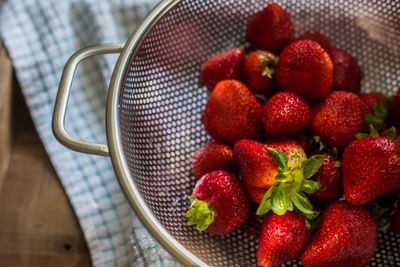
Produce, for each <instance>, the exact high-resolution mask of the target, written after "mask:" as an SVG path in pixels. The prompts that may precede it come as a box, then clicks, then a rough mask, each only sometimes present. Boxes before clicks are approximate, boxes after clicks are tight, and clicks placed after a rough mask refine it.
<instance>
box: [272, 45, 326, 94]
mask: <svg viewBox="0 0 400 267" xmlns="http://www.w3.org/2000/svg"><path fill="white" fill-rule="evenodd" d="M332 78H333V64H332V61H331V59H330V57H329V55H328V53H327V52H326V51H325V50H324V49H323V48H322V47H321V46H320V45H319V44H318V43H316V42H314V41H310V40H299V41H295V42H293V43H291V44H290V45H289V46H287V47H286V48H285V50H283V52H282V54H281V55H280V57H279V61H278V65H277V69H276V79H277V82H278V85H279V87H280V89H281V90H282V91H289V92H293V93H296V94H298V95H300V96H302V97H304V98H305V99H307V100H310V101H317V100H321V99H323V98H325V97H326V96H327V95H328V94H329V91H330V90H331V87H332Z"/></svg>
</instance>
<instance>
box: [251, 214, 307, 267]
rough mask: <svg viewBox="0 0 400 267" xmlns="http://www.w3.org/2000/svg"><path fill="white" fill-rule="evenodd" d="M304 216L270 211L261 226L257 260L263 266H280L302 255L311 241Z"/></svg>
mask: <svg viewBox="0 0 400 267" xmlns="http://www.w3.org/2000/svg"><path fill="white" fill-rule="evenodd" d="M308 228H309V227H308V224H307V222H306V220H305V218H304V217H302V216H301V215H299V214H297V213H296V212H287V213H285V215H282V216H280V215H276V214H274V213H270V214H268V215H267V216H266V217H265V220H264V222H263V225H262V227H261V236H260V245H259V247H258V251H257V260H258V263H259V264H260V265H261V266H264V267H269V266H278V265H281V264H284V263H286V262H287V261H290V260H295V259H297V258H298V257H300V256H301V254H302V253H303V252H304V250H305V248H306V246H307V245H308V243H309V241H310V236H311V235H310V230H309V229H308Z"/></svg>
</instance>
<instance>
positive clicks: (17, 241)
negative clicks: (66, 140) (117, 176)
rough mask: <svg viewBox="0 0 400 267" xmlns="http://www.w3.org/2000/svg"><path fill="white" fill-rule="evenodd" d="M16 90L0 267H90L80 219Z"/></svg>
mask: <svg viewBox="0 0 400 267" xmlns="http://www.w3.org/2000/svg"><path fill="white" fill-rule="evenodd" d="M13 90H14V94H15V96H14V103H13V106H14V107H13V118H12V121H13V129H12V137H13V141H12V146H11V147H12V152H11V161H10V165H9V169H8V171H7V172H6V174H5V178H4V181H3V184H2V186H1V187H0V267H3V266H4V267H25V266H26V267H74V266H76V267H78V266H79V267H88V266H91V262H90V255H89V251H88V248H87V246H86V243H85V241H84V238H83V235H82V232H81V230H80V227H79V224H78V221H77V219H76V217H75V215H74V213H73V211H72V207H71V206H70V204H69V202H68V199H67V197H66V195H65V192H64V191H63V188H62V186H61V184H60V182H59V180H58V177H57V175H56V173H55V171H54V170H53V168H52V166H51V164H50V161H49V159H48V156H47V154H46V153H45V151H44V148H43V146H42V144H41V142H40V139H39V137H38V135H37V133H36V131H35V128H34V126H33V123H32V121H31V119H30V117H29V114H28V110H27V108H26V106H25V104H24V102H23V99H22V96H21V94H20V93H17V92H18V90H17V89H15V88H14V89H13Z"/></svg>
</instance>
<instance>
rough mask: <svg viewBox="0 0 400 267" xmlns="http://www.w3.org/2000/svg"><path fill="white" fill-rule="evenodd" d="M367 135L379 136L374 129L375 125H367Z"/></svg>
mask: <svg viewBox="0 0 400 267" xmlns="http://www.w3.org/2000/svg"><path fill="white" fill-rule="evenodd" d="M369 135H370V136H371V137H379V136H380V135H379V132H378V130H377V129H375V127H374V126H373V125H372V124H370V125H369Z"/></svg>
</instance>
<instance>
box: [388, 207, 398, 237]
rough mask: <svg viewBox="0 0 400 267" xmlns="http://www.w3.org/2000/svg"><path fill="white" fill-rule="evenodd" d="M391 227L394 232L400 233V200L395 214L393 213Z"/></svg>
mask: <svg viewBox="0 0 400 267" xmlns="http://www.w3.org/2000/svg"><path fill="white" fill-rule="evenodd" d="M390 227H391V229H392V231H393V232H395V233H397V234H400V202H399V203H397V208H396V211H395V212H394V214H393V215H392V222H391V224H390Z"/></svg>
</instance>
